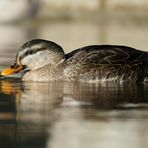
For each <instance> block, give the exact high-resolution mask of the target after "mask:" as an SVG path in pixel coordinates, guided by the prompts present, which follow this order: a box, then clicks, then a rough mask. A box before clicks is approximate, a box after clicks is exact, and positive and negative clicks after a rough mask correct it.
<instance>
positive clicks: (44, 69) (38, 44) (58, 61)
mask: <svg viewBox="0 0 148 148" xmlns="http://www.w3.org/2000/svg"><path fill="white" fill-rule="evenodd" d="M147 70H148V52H146V51H142V50H138V49H135V48H132V47H128V46H122V45H89V46H85V47H82V48H79V49H75V50H73V51H72V52H70V53H67V54H65V52H64V50H63V48H62V47H61V46H60V45H58V44H56V43H55V42H52V41H48V40H44V39H33V40H31V41H28V42H26V43H25V44H24V45H23V46H22V47H21V48H20V49H19V51H18V53H17V54H16V58H15V62H14V63H13V64H12V65H11V66H10V67H9V68H6V69H4V70H3V71H2V72H1V77H6V76H8V75H12V74H15V73H19V72H21V71H23V72H22V73H23V74H22V77H21V78H22V81H40V82H41V81H42V82H46V81H69V82H99V81H101V82H104V81H115V82H144V81H145V80H146V78H147V74H148V72H147Z"/></svg>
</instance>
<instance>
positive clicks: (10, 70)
mask: <svg viewBox="0 0 148 148" xmlns="http://www.w3.org/2000/svg"><path fill="white" fill-rule="evenodd" d="M23 69H24V66H22V65H19V66H18V67H17V68H15V67H14V68H11V67H10V68H6V69H4V70H3V71H2V73H1V76H8V75H11V74H15V73H18V72H20V71H21V70H23Z"/></svg>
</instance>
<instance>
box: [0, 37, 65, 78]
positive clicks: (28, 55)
mask: <svg viewBox="0 0 148 148" xmlns="http://www.w3.org/2000/svg"><path fill="white" fill-rule="evenodd" d="M63 59H64V51H63V49H62V47H60V46H59V45H57V44H56V43H54V42H51V41H47V40H42V39H35V40H31V41H29V42H27V43H25V44H24V45H23V46H22V47H21V48H20V50H19V51H18V53H17V55H16V59H15V62H14V63H13V64H12V65H11V66H10V67H9V68H6V69H4V70H3V71H2V73H1V76H7V75H11V74H14V73H18V72H20V71H22V70H25V69H27V70H29V71H33V70H37V69H39V68H42V67H44V66H46V65H49V64H51V65H57V64H58V63H59V62H60V61H62V60H63Z"/></svg>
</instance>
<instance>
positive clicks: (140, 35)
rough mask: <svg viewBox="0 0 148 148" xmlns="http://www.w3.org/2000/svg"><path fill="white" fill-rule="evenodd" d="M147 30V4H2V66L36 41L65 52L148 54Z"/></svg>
mask: <svg viewBox="0 0 148 148" xmlns="http://www.w3.org/2000/svg"><path fill="white" fill-rule="evenodd" d="M147 26H148V1H147V0H130V1H129V0H124V1H123V0H56V1H54V0H1V1H0V51H1V52H0V66H1V67H2V66H7V65H9V64H11V63H12V61H13V60H14V58H15V55H16V52H17V51H18V49H19V48H20V46H22V44H24V43H25V42H27V41H28V40H30V39H34V38H42V39H47V40H51V41H54V42H56V43H58V44H59V45H61V46H62V47H63V49H64V50H65V52H70V51H71V50H73V49H77V48H79V47H82V46H86V45H91V44H120V45H126V46H132V47H135V48H137V49H141V50H147V49H148V38H147V34H148V27H147Z"/></svg>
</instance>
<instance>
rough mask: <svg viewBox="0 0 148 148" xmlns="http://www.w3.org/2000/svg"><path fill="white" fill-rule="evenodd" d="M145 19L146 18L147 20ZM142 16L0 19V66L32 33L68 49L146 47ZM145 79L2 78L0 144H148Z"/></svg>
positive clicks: (94, 147) (74, 147) (17, 147)
mask: <svg viewBox="0 0 148 148" xmlns="http://www.w3.org/2000/svg"><path fill="white" fill-rule="evenodd" d="M145 23H146V22H145ZM145 23H144V24H143V23H142V22H134V23H131V22H128V21H126V22H125V20H124V21H123V22H122V21H121V22H102V23H99V22H96V23H94V22H91V21H86V22H85V21H78V22H75V21H74V22H71V21H66V22H65V21H54V20H53V21H51V22H50V21H49V22H40V23H36V22H35V23H31V24H30V23H28V24H11V25H2V24H0V51H1V54H0V69H3V68H4V67H6V66H8V65H10V64H12V63H13V61H14V58H15V55H16V52H17V50H18V49H19V47H20V46H21V45H22V44H23V43H24V42H26V41H28V40H29V39H32V38H44V39H49V40H53V41H55V42H57V43H59V44H60V45H61V46H62V47H63V48H64V49H65V51H66V52H69V51H71V50H73V49H76V48H78V47H81V46H85V45H90V44H104V43H107V44H109V43H110V44H122V45H128V46H132V47H136V48H138V49H142V50H146V49H147V33H148V29H147V24H145ZM147 110H148V83H144V84H116V83H78V84H77V83H58V82H57V83H35V82H27V83H26V82H25V83H24V82H21V81H20V80H19V79H18V78H15V77H13V78H7V79H4V80H1V81H0V148H10V147H11V148H24V147H25V148H59V147H62V148H79V147H80V148H90V147H91V148H98V147H100V148H119V147H120V148H125V147H130V148H147V147H148V141H147V139H148V114H147Z"/></svg>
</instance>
